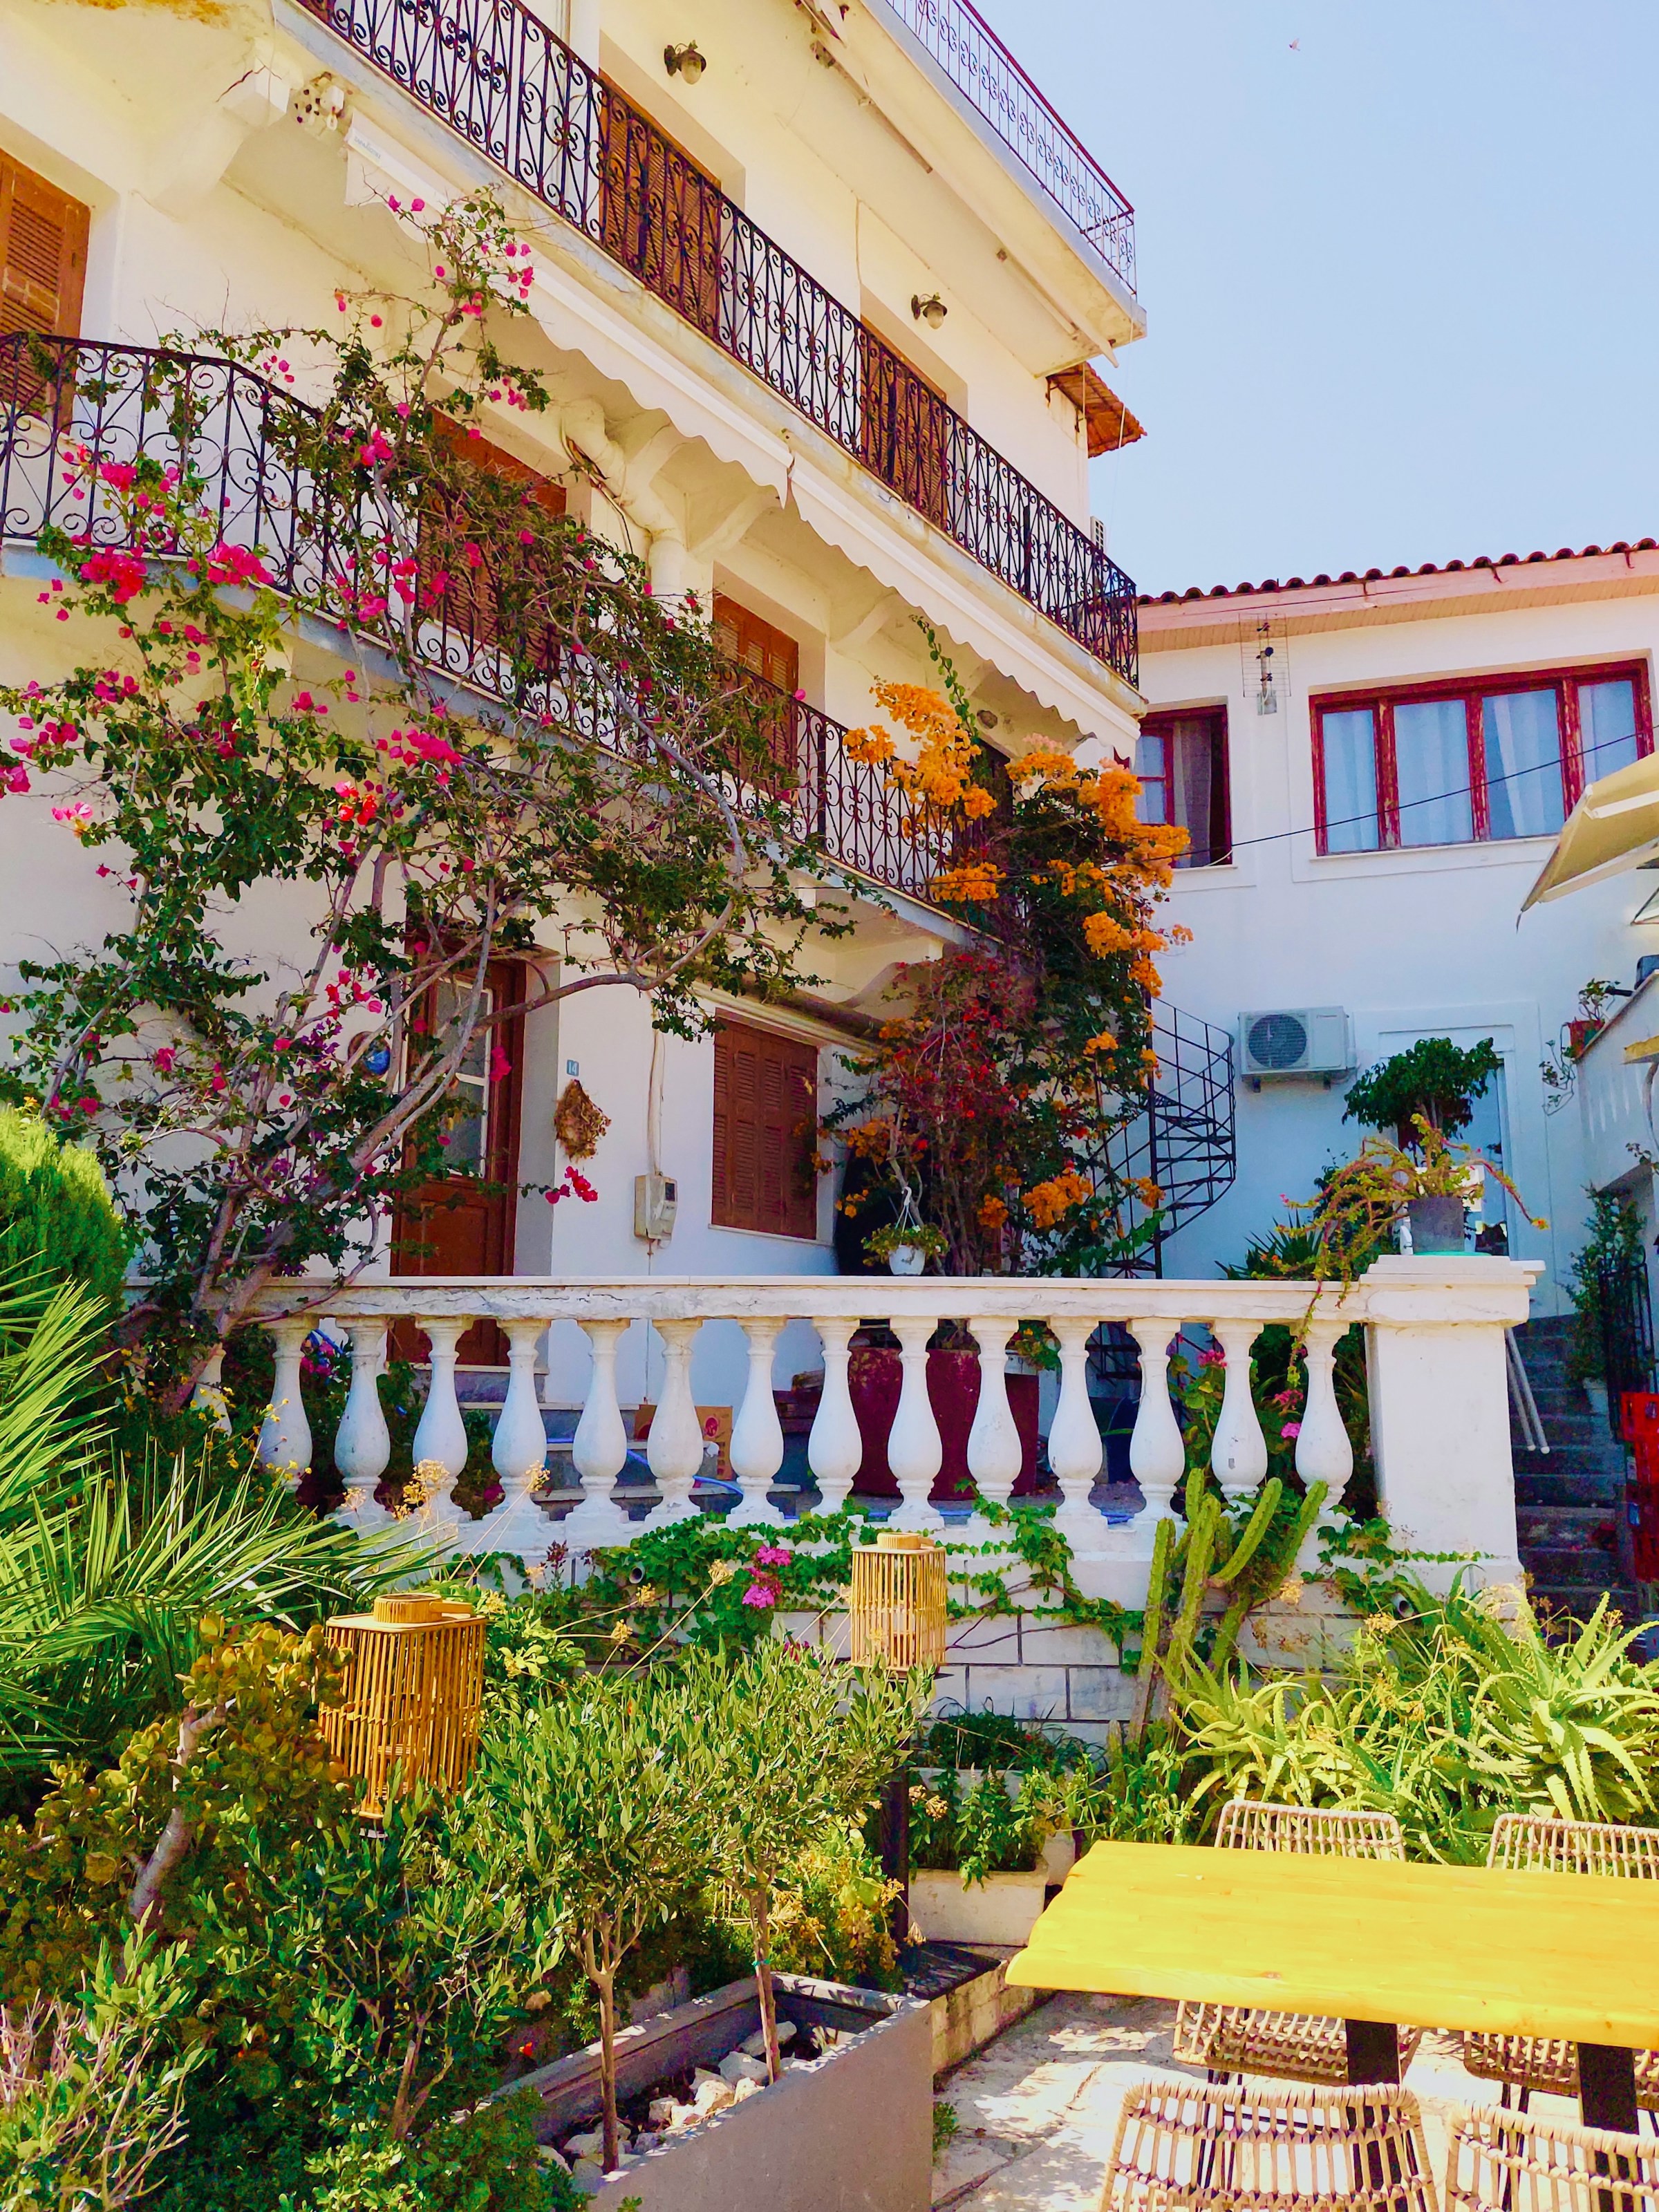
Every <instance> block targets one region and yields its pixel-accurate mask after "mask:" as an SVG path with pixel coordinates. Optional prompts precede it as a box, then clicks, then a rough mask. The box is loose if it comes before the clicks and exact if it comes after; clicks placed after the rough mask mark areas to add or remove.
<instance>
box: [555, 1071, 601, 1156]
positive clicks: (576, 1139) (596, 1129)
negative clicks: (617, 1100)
mask: <svg viewBox="0 0 1659 2212" xmlns="http://www.w3.org/2000/svg"><path fill="white" fill-rule="evenodd" d="M609 1127H611V1116H610V1115H608V1114H607V1113H605V1112H604V1111H603V1109H601V1108H599V1107H598V1106H596V1105H595V1104H594V1103H593V1101H592V1099H591V1098H590V1097H588V1095H587V1093H586V1091H584V1090H583V1089H582V1086H581V1085H580V1083H579V1082H578V1081H577V1080H576V1079H575V1078H574V1076H573V1077H572V1078H571V1079H570V1081H569V1082H568V1083H567V1084H566V1085H565V1086H564V1089H563V1090H562V1091H561V1092H560V1093H559V1103H558V1104H557V1105H556V1107H555V1108H554V1109H553V1133H554V1135H555V1136H556V1138H557V1139H558V1140H559V1142H560V1143H561V1144H562V1146H564V1150H565V1157H566V1158H567V1159H572V1160H591V1159H592V1157H593V1155H594V1153H595V1152H598V1150H599V1139H600V1138H601V1137H602V1136H604V1134H605V1131H606V1130H607V1129H608V1128H609Z"/></svg>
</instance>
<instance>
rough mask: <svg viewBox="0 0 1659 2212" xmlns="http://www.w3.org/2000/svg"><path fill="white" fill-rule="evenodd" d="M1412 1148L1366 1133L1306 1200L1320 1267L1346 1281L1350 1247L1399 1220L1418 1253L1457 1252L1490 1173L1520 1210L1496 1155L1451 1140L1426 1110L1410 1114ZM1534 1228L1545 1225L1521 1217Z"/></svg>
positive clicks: (1374, 1239)
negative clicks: (1481, 1180)
mask: <svg viewBox="0 0 1659 2212" xmlns="http://www.w3.org/2000/svg"><path fill="white" fill-rule="evenodd" d="M1412 1124H1413V1127H1414V1128H1415V1130H1416V1140H1415V1149H1414V1150H1413V1151H1411V1152H1407V1149H1406V1148H1405V1146H1403V1145H1397V1144H1395V1142H1394V1140H1393V1139H1391V1138H1389V1137H1384V1136H1380V1135H1378V1136H1370V1137H1367V1138H1366V1139H1365V1141H1364V1144H1363V1145H1362V1146H1360V1148H1359V1151H1358V1153H1357V1154H1356V1155H1355V1156H1354V1158H1352V1159H1351V1160H1349V1161H1347V1162H1346V1164H1344V1165H1343V1166H1341V1167H1340V1168H1337V1169H1336V1170H1334V1172H1333V1173H1332V1174H1331V1175H1330V1176H1328V1178H1327V1180H1326V1182H1325V1186H1324V1188H1323V1189H1322V1191H1321V1192H1320V1194H1319V1196H1318V1197H1317V1199H1316V1200H1311V1201H1310V1217H1311V1218H1310V1227H1311V1229H1312V1230H1313V1231H1314V1233H1315V1236H1316V1238H1317V1240H1318V1245H1319V1253H1320V1262H1321V1267H1322V1272H1323V1273H1331V1274H1335V1275H1336V1276H1338V1277H1339V1278H1340V1279H1341V1280H1342V1281H1343V1282H1345V1283H1346V1282H1349V1281H1352V1277H1353V1271H1354V1255H1355V1254H1356V1252H1361V1251H1363V1252H1366V1253H1369V1252H1370V1251H1372V1250H1374V1249H1376V1244H1377V1243H1378V1242H1379V1241H1380V1239H1381V1238H1382V1237H1383V1236H1384V1235H1385V1234H1386V1233H1387V1232H1388V1231H1389V1230H1390V1229H1393V1228H1397V1227H1398V1226H1399V1225H1401V1223H1403V1224H1404V1225H1405V1227H1406V1232H1407V1236H1408V1237H1409V1238H1410V1249H1411V1250H1412V1251H1413V1253H1414V1254H1416V1255H1419V1257H1431V1256H1437V1255H1449V1254H1451V1253H1461V1252H1462V1249H1463V1209H1464V1207H1465V1206H1466V1205H1467V1204H1468V1202H1469V1200H1470V1199H1471V1198H1472V1196H1473V1195H1474V1188H1475V1179H1476V1177H1477V1176H1478V1175H1479V1173H1480V1171H1481V1170H1484V1171H1485V1172H1486V1174H1487V1175H1489V1176H1493V1177H1494V1178H1495V1179H1496V1180H1497V1181H1498V1182H1499V1183H1501V1184H1502V1185H1503V1187H1504V1189H1505V1190H1506V1191H1508V1193H1509V1194H1510V1197H1511V1198H1512V1199H1514V1200H1515V1202H1516V1205H1517V1206H1521V1208H1522V1212H1525V1211H1526V1208H1525V1206H1524V1203H1523V1201H1522V1197H1521V1194H1520V1192H1519V1191H1518V1190H1516V1187H1515V1185H1514V1184H1513V1183H1512V1182H1510V1178H1509V1176H1507V1175H1506V1174H1505V1173H1504V1170H1503V1169H1502V1168H1501V1167H1500V1166H1499V1165H1498V1163H1497V1162H1496V1161H1495V1160H1492V1159H1489V1158H1487V1157H1486V1154H1485V1153H1484V1152H1480V1151H1479V1150H1478V1149H1477V1148H1476V1147H1475V1146H1473V1145H1458V1144H1453V1143H1452V1142H1451V1141H1450V1140H1449V1139H1448V1138H1447V1137H1446V1136H1445V1135H1443V1133H1442V1132H1441V1130H1439V1129H1438V1128H1437V1127H1435V1125H1434V1124H1433V1122H1431V1121H1430V1120H1429V1118H1428V1116H1427V1115H1425V1114H1415V1115H1413V1117H1412ZM1528 1219H1529V1220H1531V1222H1532V1224H1533V1226H1534V1228H1535V1229H1543V1228H1547V1226H1548V1224H1547V1222H1545V1221H1543V1220H1541V1219H1540V1218H1538V1217H1537V1216H1536V1215H1528Z"/></svg>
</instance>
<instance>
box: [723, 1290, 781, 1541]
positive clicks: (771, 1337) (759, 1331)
mask: <svg viewBox="0 0 1659 2212" xmlns="http://www.w3.org/2000/svg"><path fill="white" fill-rule="evenodd" d="M743 1333H744V1335H745V1336H746V1337H747V1338H748V1340H749V1380H748V1383H747V1386H746V1387H745V1389H744V1394H743V1403H742V1405H741V1406H739V1407H738V1418H737V1419H736V1420H735V1421H733V1423H732V1447H731V1449H732V1474H734V1475H736V1477H737V1478H738V1486H739V1487H740V1489H741V1490H742V1492H743V1498H742V1502H741V1504H738V1506H737V1507H736V1508H735V1509H734V1510H732V1512H731V1513H730V1514H728V1515H727V1516H726V1518H727V1520H728V1521H729V1522H731V1524H732V1527H733V1528H781V1527H782V1526H783V1516H782V1514H781V1513H780V1512H779V1510H778V1509H777V1507H776V1506H775V1505H774V1504H772V1503H771V1501H770V1500H769V1498H768V1497H767V1494H766V1493H767V1492H768V1490H769V1488H770V1487H771V1486H772V1483H773V1482H774V1480H775V1479H776V1476H777V1472H778V1469H779V1468H781V1466H782V1465H783V1425H782V1423H781V1421H780V1420H779V1419H778V1405H777V1400H776V1399H775V1397H774V1396H773V1395H772V1361H773V1356H774V1354H775V1352H776V1350H777V1344H778V1339H779V1337H780V1336H781V1334H783V1322H781V1320H779V1321H746V1322H744V1324H743Z"/></svg>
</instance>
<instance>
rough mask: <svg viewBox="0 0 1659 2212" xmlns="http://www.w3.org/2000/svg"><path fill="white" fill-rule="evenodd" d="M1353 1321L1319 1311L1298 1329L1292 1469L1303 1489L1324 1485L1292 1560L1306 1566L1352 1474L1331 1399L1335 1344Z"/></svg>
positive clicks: (1315, 1556) (1343, 1429)
mask: <svg viewBox="0 0 1659 2212" xmlns="http://www.w3.org/2000/svg"><path fill="white" fill-rule="evenodd" d="M1351 1327H1352V1323H1351V1322H1346V1321H1333V1320H1327V1319H1325V1318H1324V1317H1322V1316H1321V1317H1319V1318H1317V1319H1316V1320H1313V1321H1310V1322H1309V1323H1308V1325H1307V1328H1305V1329H1304V1332H1303V1338H1302V1357H1303V1361H1304V1364H1305V1366H1306V1368H1307V1371H1308V1388H1307V1390H1306V1393H1305V1394H1304V1399H1303V1404H1302V1415H1301V1426H1300V1428H1299V1429H1298V1430H1297V1438H1296V1471H1297V1474H1299V1475H1300V1476H1301V1478H1302V1481H1303V1485H1304V1487H1305V1488H1311V1487H1312V1486H1313V1485H1314V1484H1315V1483H1316V1482H1322V1483H1323V1484H1324V1485H1325V1487H1326V1491H1327V1493H1328V1494H1327V1496H1326V1499H1325V1503H1324V1504H1323V1505H1322V1506H1321V1507H1320V1509H1319V1518H1318V1519H1317V1521H1316V1522H1315V1523H1314V1525H1313V1527H1312V1528H1310V1529H1309V1531H1308V1533H1307V1535H1306V1536H1305V1537H1304V1539H1303V1543H1302V1549H1301V1551H1300V1552H1299V1553H1298V1554H1297V1566H1298V1567H1301V1568H1303V1569H1304V1570H1311V1569H1313V1568H1315V1567H1316V1566H1317V1565H1318V1564H1319V1535H1320V1531H1321V1529H1322V1528H1328V1526H1329V1525H1330V1523H1331V1522H1333V1521H1334V1519H1335V1518H1336V1515H1337V1510H1338V1509H1339V1507H1340V1505H1341V1503H1342V1493H1343V1492H1344V1491H1345V1490H1346V1488H1347V1486H1348V1481H1349V1478H1350V1477H1351V1476H1352V1474H1353V1446H1352V1443H1350V1442H1349V1439H1348V1431H1347V1425H1346V1423H1345V1422H1344V1420H1343V1419H1342V1410H1341V1408H1340V1406H1339V1405H1338V1404H1337V1402H1336V1372H1335V1370H1336V1347H1337V1346H1338V1344H1339V1343H1340V1341H1341V1340H1342V1339H1343V1337H1345V1336H1346V1334H1347V1333H1348V1330H1349V1328H1351Z"/></svg>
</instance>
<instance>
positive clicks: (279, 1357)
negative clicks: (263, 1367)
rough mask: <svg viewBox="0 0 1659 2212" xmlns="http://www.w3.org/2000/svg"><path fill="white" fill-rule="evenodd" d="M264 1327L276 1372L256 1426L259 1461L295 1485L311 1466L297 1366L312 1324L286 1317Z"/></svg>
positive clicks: (309, 1429) (298, 1367) (308, 1436)
mask: <svg viewBox="0 0 1659 2212" xmlns="http://www.w3.org/2000/svg"><path fill="white" fill-rule="evenodd" d="M265 1326H266V1328H267V1329H268V1330H269V1331H270V1340H271V1343H272V1345H273V1346H275V1348H276V1375H275V1376H274V1378H273V1379H272V1382H271V1386H270V1405H269V1406H267V1407H266V1408H265V1417H264V1420H263V1421H262V1422H261V1423H260V1425H259V1458H260V1461H261V1462H262V1464H263V1465H264V1467H265V1468H267V1469H268V1471H269V1472H270V1474H275V1475H281V1476H282V1477H283V1478H284V1480H287V1481H289V1482H290V1483H292V1482H297V1481H298V1480H299V1478H300V1477H301V1475H302V1474H304V1473H305V1471H306V1469H307V1468H308V1467H309V1466H310V1465H311V1424H310V1422H309V1421H308V1420H307V1419H306V1405H305V1399H304V1396H303V1395H302V1394H301V1387H300V1364H301V1360H302V1359H303V1358H305V1346H306V1339H307V1336H309V1335H310V1334H311V1323H310V1322H308V1321H295V1320H294V1319H293V1318H291V1317H289V1318H287V1319H284V1320H283V1321H273V1322H266V1324H265Z"/></svg>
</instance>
